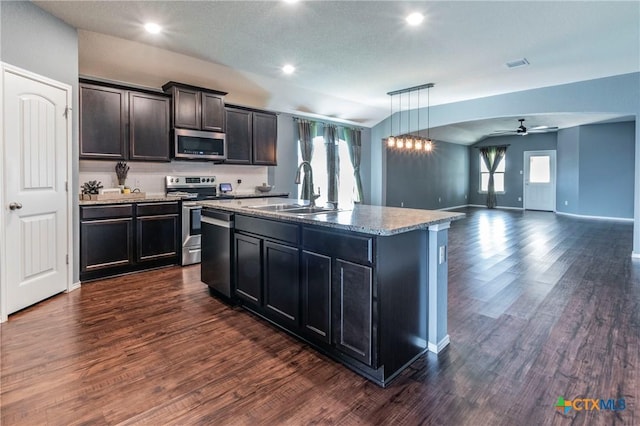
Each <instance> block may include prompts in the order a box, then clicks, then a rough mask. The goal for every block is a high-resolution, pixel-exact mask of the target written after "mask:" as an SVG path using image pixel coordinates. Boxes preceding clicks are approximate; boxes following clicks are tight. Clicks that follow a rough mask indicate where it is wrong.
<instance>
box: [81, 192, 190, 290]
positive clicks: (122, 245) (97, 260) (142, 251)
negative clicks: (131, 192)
mask: <svg viewBox="0 0 640 426" xmlns="http://www.w3.org/2000/svg"><path fill="white" fill-rule="evenodd" d="M179 212H180V205H179V202H177V201H171V202H159V203H131V204H104V205H91V206H80V220H81V222H80V280H81V281H89V280H94V279H98V278H104V277H108V276H112V275H119V274H124V273H129V272H134V271H139V270H143V269H147V268H154V267H159V266H166V265H174V264H177V263H178V255H179V250H178V249H179V235H180V221H179Z"/></svg>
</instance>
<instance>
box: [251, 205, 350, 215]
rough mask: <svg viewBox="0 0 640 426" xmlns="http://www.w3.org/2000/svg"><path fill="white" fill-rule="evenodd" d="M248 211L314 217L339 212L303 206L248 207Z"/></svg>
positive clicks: (320, 207) (331, 209) (319, 207)
mask: <svg viewBox="0 0 640 426" xmlns="http://www.w3.org/2000/svg"><path fill="white" fill-rule="evenodd" d="M247 208H248V209H253V210H260V211H267V212H282V213H289V214H295V215H313V214H320V213H331V212H337V211H339V210H336V209H333V208H331V207H322V206H305V205H302V204H267V205H263V206H247Z"/></svg>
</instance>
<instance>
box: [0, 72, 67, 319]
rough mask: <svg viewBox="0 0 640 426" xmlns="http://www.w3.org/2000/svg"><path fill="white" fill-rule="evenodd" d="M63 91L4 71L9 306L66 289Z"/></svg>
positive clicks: (21, 305)
mask: <svg viewBox="0 0 640 426" xmlns="http://www.w3.org/2000/svg"><path fill="white" fill-rule="evenodd" d="M68 91H70V90H64V89H62V88H60V87H55V86H54V85H50V84H48V83H45V82H41V81H38V80H37V79H36V78H31V77H26V76H23V75H19V74H18V73H16V72H14V71H12V70H10V69H5V70H4V72H3V102H4V108H3V119H4V138H3V140H4V160H3V162H4V164H3V166H4V167H3V168H4V182H5V192H4V197H3V201H4V204H5V205H4V206H3V214H4V215H5V217H4V223H5V234H4V244H5V246H4V248H5V250H4V253H5V259H4V265H6V266H5V267H6V273H5V274H4V277H5V278H6V280H7V283H6V293H5V294H6V298H7V300H6V305H5V306H6V308H7V312H6V313H7V314H10V313H13V312H16V311H18V310H20V309H22V308H25V307H27V306H30V305H33V304H34V303H37V302H39V301H41V300H43V299H46V298H48V297H50V296H52V295H54V294H57V293H60V292H62V291H64V290H66V289H67V283H68V274H69V271H68V268H67V260H66V255H67V253H68V251H67V236H68V232H67V231H68V229H67V226H68V222H67V214H68V211H67V210H68V207H67V206H68V200H67V192H66V190H65V182H66V176H67V167H68V165H67V154H66V153H67V140H68V139H67V138H68V137H70V135H69V134H68V125H67V119H66V115H67V114H66V107H67V95H68Z"/></svg>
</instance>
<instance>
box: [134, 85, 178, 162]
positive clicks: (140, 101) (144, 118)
mask: <svg viewBox="0 0 640 426" xmlns="http://www.w3.org/2000/svg"><path fill="white" fill-rule="evenodd" d="M169 145H170V143H169V99H168V98H166V97H164V96H156V95H150V94H146V93H137V92H129V159H130V160H147V161H169V160H170V154H171V152H170V149H169Z"/></svg>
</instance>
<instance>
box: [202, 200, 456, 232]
mask: <svg viewBox="0 0 640 426" xmlns="http://www.w3.org/2000/svg"><path fill="white" fill-rule="evenodd" d="M197 203H198V204H200V205H202V206H203V207H208V208H214V209H218V210H225V211H231V212H235V213H242V214H246V215H250V216H256V217H264V218H269V219H278V220H284V221H291V222H299V223H308V224H312V225H318V226H326V227H330V228H337V229H344V230H349V231H355V232H361V233H365V234H373V235H394V234H400V233H403V232H409V231H413V230H416V229H427V228H428V227H429V226H431V225H436V224H439V223H446V222H451V221H453V220H458V219H462V218H464V216H465V214H464V213H453V212H448V211H441V210H421V209H405V208H399V207H383V206H370V205H365V204H359V205H355V206H354V207H353V209H350V210H346V209H345V210H340V211H337V212H329V213H321V214H314V215H299V214H294V213H286V212H284V211H264V210H256V209H250V208H247V207H248V206H262V205H269V204H293V203H297V204H308V201H303V200H295V199H291V198H260V199H250V200H238V199H236V200H207V201H198V202H197Z"/></svg>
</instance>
